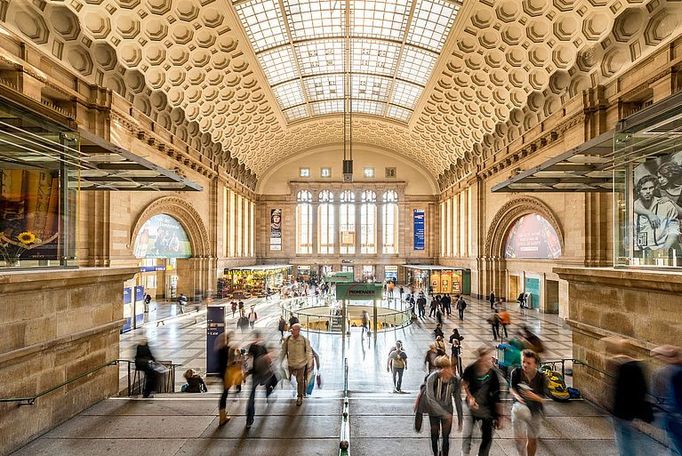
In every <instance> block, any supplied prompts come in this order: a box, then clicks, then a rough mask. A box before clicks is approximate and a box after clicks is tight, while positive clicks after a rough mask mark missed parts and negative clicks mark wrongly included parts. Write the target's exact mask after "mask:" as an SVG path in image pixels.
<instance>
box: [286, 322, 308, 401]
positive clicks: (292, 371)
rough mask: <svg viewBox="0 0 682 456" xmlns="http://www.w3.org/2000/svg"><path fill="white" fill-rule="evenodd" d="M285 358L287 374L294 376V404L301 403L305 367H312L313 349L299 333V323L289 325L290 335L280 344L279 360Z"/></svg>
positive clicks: (304, 382) (303, 390) (304, 385)
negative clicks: (287, 367)
mask: <svg viewBox="0 0 682 456" xmlns="http://www.w3.org/2000/svg"><path fill="white" fill-rule="evenodd" d="M285 357H286V358H287V362H288V364H289V376H290V377H291V376H293V377H296V405H301V404H302V403H303V393H304V392H305V387H306V369H312V367H313V349H312V348H311V347H310V341H308V339H306V338H305V337H303V336H302V335H301V324H300V323H295V324H293V325H291V335H290V336H288V337H287V338H286V339H284V343H283V344H282V352H281V355H280V359H281V361H284V358H285Z"/></svg>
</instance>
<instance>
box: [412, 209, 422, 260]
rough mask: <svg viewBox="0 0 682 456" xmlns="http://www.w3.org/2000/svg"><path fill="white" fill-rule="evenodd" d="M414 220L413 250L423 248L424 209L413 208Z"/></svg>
mask: <svg viewBox="0 0 682 456" xmlns="http://www.w3.org/2000/svg"><path fill="white" fill-rule="evenodd" d="M413 220H414V250H424V209H415V210H414V212H413Z"/></svg>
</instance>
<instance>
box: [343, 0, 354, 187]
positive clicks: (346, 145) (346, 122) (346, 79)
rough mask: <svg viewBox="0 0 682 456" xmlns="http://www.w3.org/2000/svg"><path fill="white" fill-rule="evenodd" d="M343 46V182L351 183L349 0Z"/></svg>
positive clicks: (351, 111) (351, 120)
mask: <svg viewBox="0 0 682 456" xmlns="http://www.w3.org/2000/svg"><path fill="white" fill-rule="evenodd" d="M345 3H346V8H345V12H344V17H345V32H344V44H343V181H344V182H353V91H352V71H351V70H352V68H351V66H352V62H351V47H350V44H351V43H350V0H345Z"/></svg>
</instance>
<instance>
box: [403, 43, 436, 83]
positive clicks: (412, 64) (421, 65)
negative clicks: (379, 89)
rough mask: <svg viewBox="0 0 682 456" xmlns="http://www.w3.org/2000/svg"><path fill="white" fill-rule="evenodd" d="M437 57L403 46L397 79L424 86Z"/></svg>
mask: <svg viewBox="0 0 682 456" xmlns="http://www.w3.org/2000/svg"><path fill="white" fill-rule="evenodd" d="M436 58H437V55H436V54H433V53H431V52H428V51H422V50H421V49H417V48H415V47H412V46H405V49H404V50H403V56H402V58H401V59H400V64H399V65H398V79H405V80H407V81H411V82H415V83H417V84H419V85H426V82H427V81H428V79H429V76H430V75H431V71H432V70H433V66H434V65H435V63H436Z"/></svg>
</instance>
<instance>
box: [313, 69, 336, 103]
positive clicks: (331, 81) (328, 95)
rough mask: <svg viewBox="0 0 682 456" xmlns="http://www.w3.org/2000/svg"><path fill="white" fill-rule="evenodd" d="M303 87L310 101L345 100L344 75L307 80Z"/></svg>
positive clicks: (315, 77)
mask: <svg viewBox="0 0 682 456" xmlns="http://www.w3.org/2000/svg"><path fill="white" fill-rule="evenodd" d="M303 85H304V86H305V90H306V95H307V96H308V100H310V101H322V100H329V99H333V98H343V75H340V74H328V75H324V76H314V77H310V78H306V79H305V80H304V81H303Z"/></svg>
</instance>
